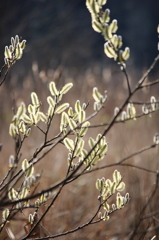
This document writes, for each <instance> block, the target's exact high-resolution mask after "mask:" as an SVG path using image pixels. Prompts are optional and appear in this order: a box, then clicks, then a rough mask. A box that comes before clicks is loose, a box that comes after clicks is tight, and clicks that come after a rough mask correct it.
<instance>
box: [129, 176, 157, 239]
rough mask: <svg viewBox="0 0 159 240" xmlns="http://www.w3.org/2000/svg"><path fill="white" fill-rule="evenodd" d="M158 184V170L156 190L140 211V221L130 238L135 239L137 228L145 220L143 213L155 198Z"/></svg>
mask: <svg viewBox="0 0 159 240" xmlns="http://www.w3.org/2000/svg"><path fill="white" fill-rule="evenodd" d="M158 184H159V173H158V172H157V174H156V183H155V186H154V190H153V191H152V193H151V194H150V196H149V198H148V200H147V202H146V204H145V205H144V207H143V208H142V210H141V212H140V217H139V220H138V222H137V224H136V227H135V229H134V231H133V233H132V235H131V237H130V240H133V239H134V237H135V235H136V233H137V230H138V228H139V226H140V223H141V222H142V220H143V219H142V215H143V214H144V212H145V210H146V208H147V206H148V205H149V204H150V203H151V201H152V199H153V197H154V195H155V193H156V191H157V189H158Z"/></svg>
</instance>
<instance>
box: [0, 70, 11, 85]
mask: <svg viewBox="0 0 159 240" xmlns="http://www.w3.org/2000/svg"><path fill="white" fill-rule="evenodd" d="M9 70H10V69H9V68H8V69H7V71H6V72H5V74H4V78H3V80H2V81H1V82H0V87H1V86H2V84H3V83H4V81H5V80H6V77H7V75H8V73H9Z"/></svg>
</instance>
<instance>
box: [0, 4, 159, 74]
mask: <svg viewBox="0 0 159 240" xmlns="http://www.w3.org/2000/svg"><path fill="white" fill-rule="evenodd" d="M106 8H109V9H110V10H111V19H112V20H113V19H117V20H118V25H119V29H118V32H117V34H119V35H122V37H123V42H124V46H129V47H130V49H131V64H132V65H135V67H138V68H143V67H147V66H149V64H150V63H151V62H152V60H153V59H154V57H155V56H156V55H157V41H158V37H157V31H156V29H157V25H158V23H159V0H140V1H137V0H108V2H107V4H106ZM16 34H18V35H19V36H21V37H22V39H26V40H27V47H26V49H25V53H24V56H23V59H22V60H20V61H19V62H18V66H19V67H20V70H21V71H23V72H26V71H27V70H28V69H30V68H31V65H32V62H33V61H37V62H38V64H39V68H40V69H48V68H56V67H57V66H58V65H59V64H62V65H64V66H66V67H75V68H87V67H89V66H90V65H91V64H92V63H96V62H98V63H99V64H100V63H101V64H105V65H106V64H107V63H108V62H110V61H113V60H110V59H107V58H106V56H105V55H104V53H103V44H104V40H103V38H102V36H101V35H100V34H98V33H96V32H94V31H93V29H92V27H91V18H90V13H89V12H88V10H87V9H86V6H85V0H5V1H1V3H0V36H1V38H0V39H1V40H0V54H1V58H0V63H1V65H2V64H3V51H4V47H5V45H9V44H10V38H11V37H12V36H15V35H16Z"/></svg>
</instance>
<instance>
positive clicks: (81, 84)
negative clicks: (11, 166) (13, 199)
mask: <svg viewBox="0 0 159 240" xmlns="http://www.w3.org/2000/svg"><path fill="white" fill-rule="evenodd" d="M32 70H33V71H32V77H31V75H29V76H26V77H25V79H23V80H22V82H21V86H18V83H17V82H16V76H12V77H11V80H10V83H8V82H7V80H6V82H5V83H4V84H3V86H2V87H1V89H0V112H1V113H0V141H1V142H2V143H3V148H2V151H1V152H0V162H1V168H0V180H2V179H3V177H4V175H5V174H6V172H7V170H8V159H9V156H10V155H11V154H14V142H13V139H12V138H11V137H10V136H9V134H8V128H9V123H10V121H11V119H12V109H13V108H16V107H17V106H18V105H19V104H20V102H21V101H24V102H25V103H26V105H27V104H29V103H30V93H31V92H32V91H35V92H36V93H37V94H38V96H39V99H40V100H41V102H42V103H43V106H42V108H43V110H44V111H46V109H47V103H46V97H47V96H48V94H49V91H48V83H49V82H50V81H52V80H55V82H56V83H57V86H58V87H61V86H63V84H65V83H67V82H70V81H72V82H73V83H74V87H73V89H71V91H70V92H69V93H68V94H67V95H66V96H65V98H64V99H63V101H67V102H69V103H70V105H72V106H74V103H75V101H76V100H77V99H80V101H81V102H82V103H83V102H88V101H90V106H89V108H88V111H87V114H88V115H89V114H91V113H92V111H93V110H92V104H93V100H92V96H91V93H92V88H93V87H94V86H97V87H98V88H99V90H100V91H103V90H107V91H108V101H107V103H106V105H105V108H104V109H103V110H102V111H101V112H100V114H99V115H98V116H97V117H96V118H95V119H93V120H92V123H93V124H99V123H105V122H109V120H110V119H111V117H112V115H113V112H114V107H116V106H120V104H121V102H122V101H123V100H124V98H125V96H126V95H127V90H126V88H125V83H124V79H123V76H122V73H120V72H115V71H114V72H112V71H111V70H110V69H104V70H102V71H101V70H100V68H98V67H95V68H94V69H87V71H85V72H84V73H81V74H80V75H78V76H76V77H74V73H73V72H72V73H70V72H69V71H68V70H67V69H63V70H62V69H61V68H58V69H57V70H56V71H54V70H51V69H50V70H48V71H47V72H45V71H41V72H39V71H38V68H37V65H36V63H34V64H33V69H32ZM61 71H62V74H60V72H61ZM135 77H136V76H135V74H134V73H133V72H132V74H131V84H132V85H134V84H135V83H136V80H135ZM151 95H155V96H156V98H157V99H158V93H157V87H154V88H152V89H151V90H149V89H147V90H146V92H143V91H140V93H139V94H137V96H136V99H137V100H140V101H144V100H146V101H149V99H150V96H151ZM138 113H141V108H139V109H138ZM158 117H159V114H158V112H157V113H155V114H153V116H152V117H143V118H140V119H137V120H136V121H129V122H127V123H125V124H122V123H120V124H116V125H115V126H114V127H113V128H112V129H111V130H110V132H109V133H108V135H107V141H108V142H109V149H108V154H107V156H106V157H105V159H104V160H102V161H101V162H100V163H99V164H98V166H100V165H101V166H102V165H107V164H110V163H115V162H117V161H119V160H120V159H122V158H123V157H126V156H128V155H129V154H131V153H133V152H135V151H136V150H138V149H140V148H142V147H144V146H145V145H150V144H152V142H153V136H154V135H155V133H156V132H158V131H159V129H158V128H159V127H158ZM103 129H104V128H103V127H100V128H99V127H98V128H95V129H90V130H89V131H88V134H87V137H89V136H96V135H97V134H98V133H101V132H102V130H103ZM58 131H59V118H58V117H57V118H56V120H55V121H54V122H53V124H52V127H51V131H50V136H54V135H55V134H56V133H58ZM41 143H42V134H41V133H40V132H39V131H38V130H37V129H34V130H33V131H32V133H31V136H30V137H29V138H28V139H27V140H26V142H25V144H24V146H23V148H22V157H21V160H23V159H24V158H30V157H31V156H32V154H33V153H34V151H35V149H36V148H37V147H38V146H39V145H40V144H41ZM158 151H159V149H158V148H155V149H153V150H150V151H148V152H145V153H142V154H140V155H138V156H135V157H134V158H131V159H129V160H127V161H126V163H131V164H135V165H138V166H143V167H145V168H148V169H151V170H157V169H158V168H159V161H158V156H159V155H158ZM35 169H36V173H41V174H42V177H41V179H40V182H39V185H38V188H37V192H40V190H42V189H46V188H48V187H49V186H50V185H53V184H55V183H56V182H57V181H59V180H61V179H62V178H63V177H64V176H65V174H66V170H67V151H66V150H65V148H64V147H63V146H62V145H60V146H58V147H57V148H55V149H54V150H53V151H52V152H51V153H49V154H48V155H47V156H46V157H45V158H44V159H42V160H41V162H40V163H38V164H37V166H36V167H35ZM115 169H118V170H119V171H120V172H121V174H122V175H123V176H124V181H125V183H126V190H125V193H126V192H129V193H130V198H131V201H130V203H129V204H128V205H127V206H126V207H125V208H124V209H122V210H120V211H117V212H115V213H114V214H112V215H111V216H110V220H109V221H108V222H100V223H98V224H96V225H91V226H88V227H87V228H84V229H82V230H80V231H77V232H75V233H73V234H71V235H68V236H67V235H66V236H63V237H60V238H58V239H65V240H67V239H69V240H70V239H78V240H81V239H83V240H89V239H98V240H100V239H102V240H103V239H111V240H117V239H129V236H130V235H129V234H130V233H131V231H132V230H133V229H134V226H135V223H136V222H137V220H138V219H139V214H140V210H141V209H142V207H143V205H144V204H145V202H146V199H147V196H148V194H149V193H150V192H151V190H152V187H153V184H154V182H155V179H156V176H155V174H152V173H148V172H144V171H142V170H139V169H136V168H132V167H121V166H116V167H111V168H105V169H103V170H101V171H96V172H93V173H92V174H86V175H84V176H82V177H81V178H79V179H77V180H76V181H74V182H73V183H71V184H69V185H67V186H66V187H64V189H63V191H62V193H61V195H60V196H59V198H58V200H57V201H56V202H55V205H54V206H53V207H52V208H51V211H50V212H49V213H48V214H47V216H46V217H45V218H44V220H43V222H42V225H43V226H44V227H45V228H46V229H47V230H48V231H49V232H50V233H51V235H54V234H57V233H61V232H64V231H68V230H71V229H73V228H75V227H77V226H80V225H82V224H83V223H85V222H87V221H88V220H89V219H90V218H91V217H92V216H93V214H94V213H95V211H96V208H97V206H98V200H97V197H98V191H97V190H96V188H95V181H96V179H97V178H101V177H103V176H104V177H105V178H112V173H113V171H114V170H115ZM158 196H159V193H158V191H157V193H156V196H155V198H154V200H153V202H152V204H151V205H150V206H149V208H148V210H147V213H150V212H151V211H157V210H158V208H159V202H158ZM46 207H47V204H46V206H43V207H42V208H41V210H40V212H39V214H42V213H43V211H44V209H46ZM29 213H33V212H32V210H30V211H29ZM145 214H146V213H145ZM27 217H28V210H27V211H26V212H25V211H24V213H20V214H19V216H16V219H15V221H13V222H10V223H9V226H10V228H11V230H12V231H13V233H14V235H15V236H16V238H15V239H21V238H22V236H23V234H24V225H25V221H26V218H27ZM156 217H158V216H156ZM149 222H150V219H146V220H145V221H144V222H143V223H142V224H141V227H140V228H139V230H141V231H142V230H144V229H145V228H146V227H147V226H148V224H149ZM151 226H152V227H153V224H151ZM154 226H155V223H154ZM41 231H43V230H41ZM156 231H158V229H157V230H156ZM154 234H155V231H154V232H153V233H150V235H147V237H145V238H144V239H150V238H149V237H150V236H153V235H154ZM4 236H5V233H4V235H2V236H1V237H0V239H3V237H4ZM139 236H140V235H137V237H136V239H139ZM7 239H9V238H7Z"/></svg>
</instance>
